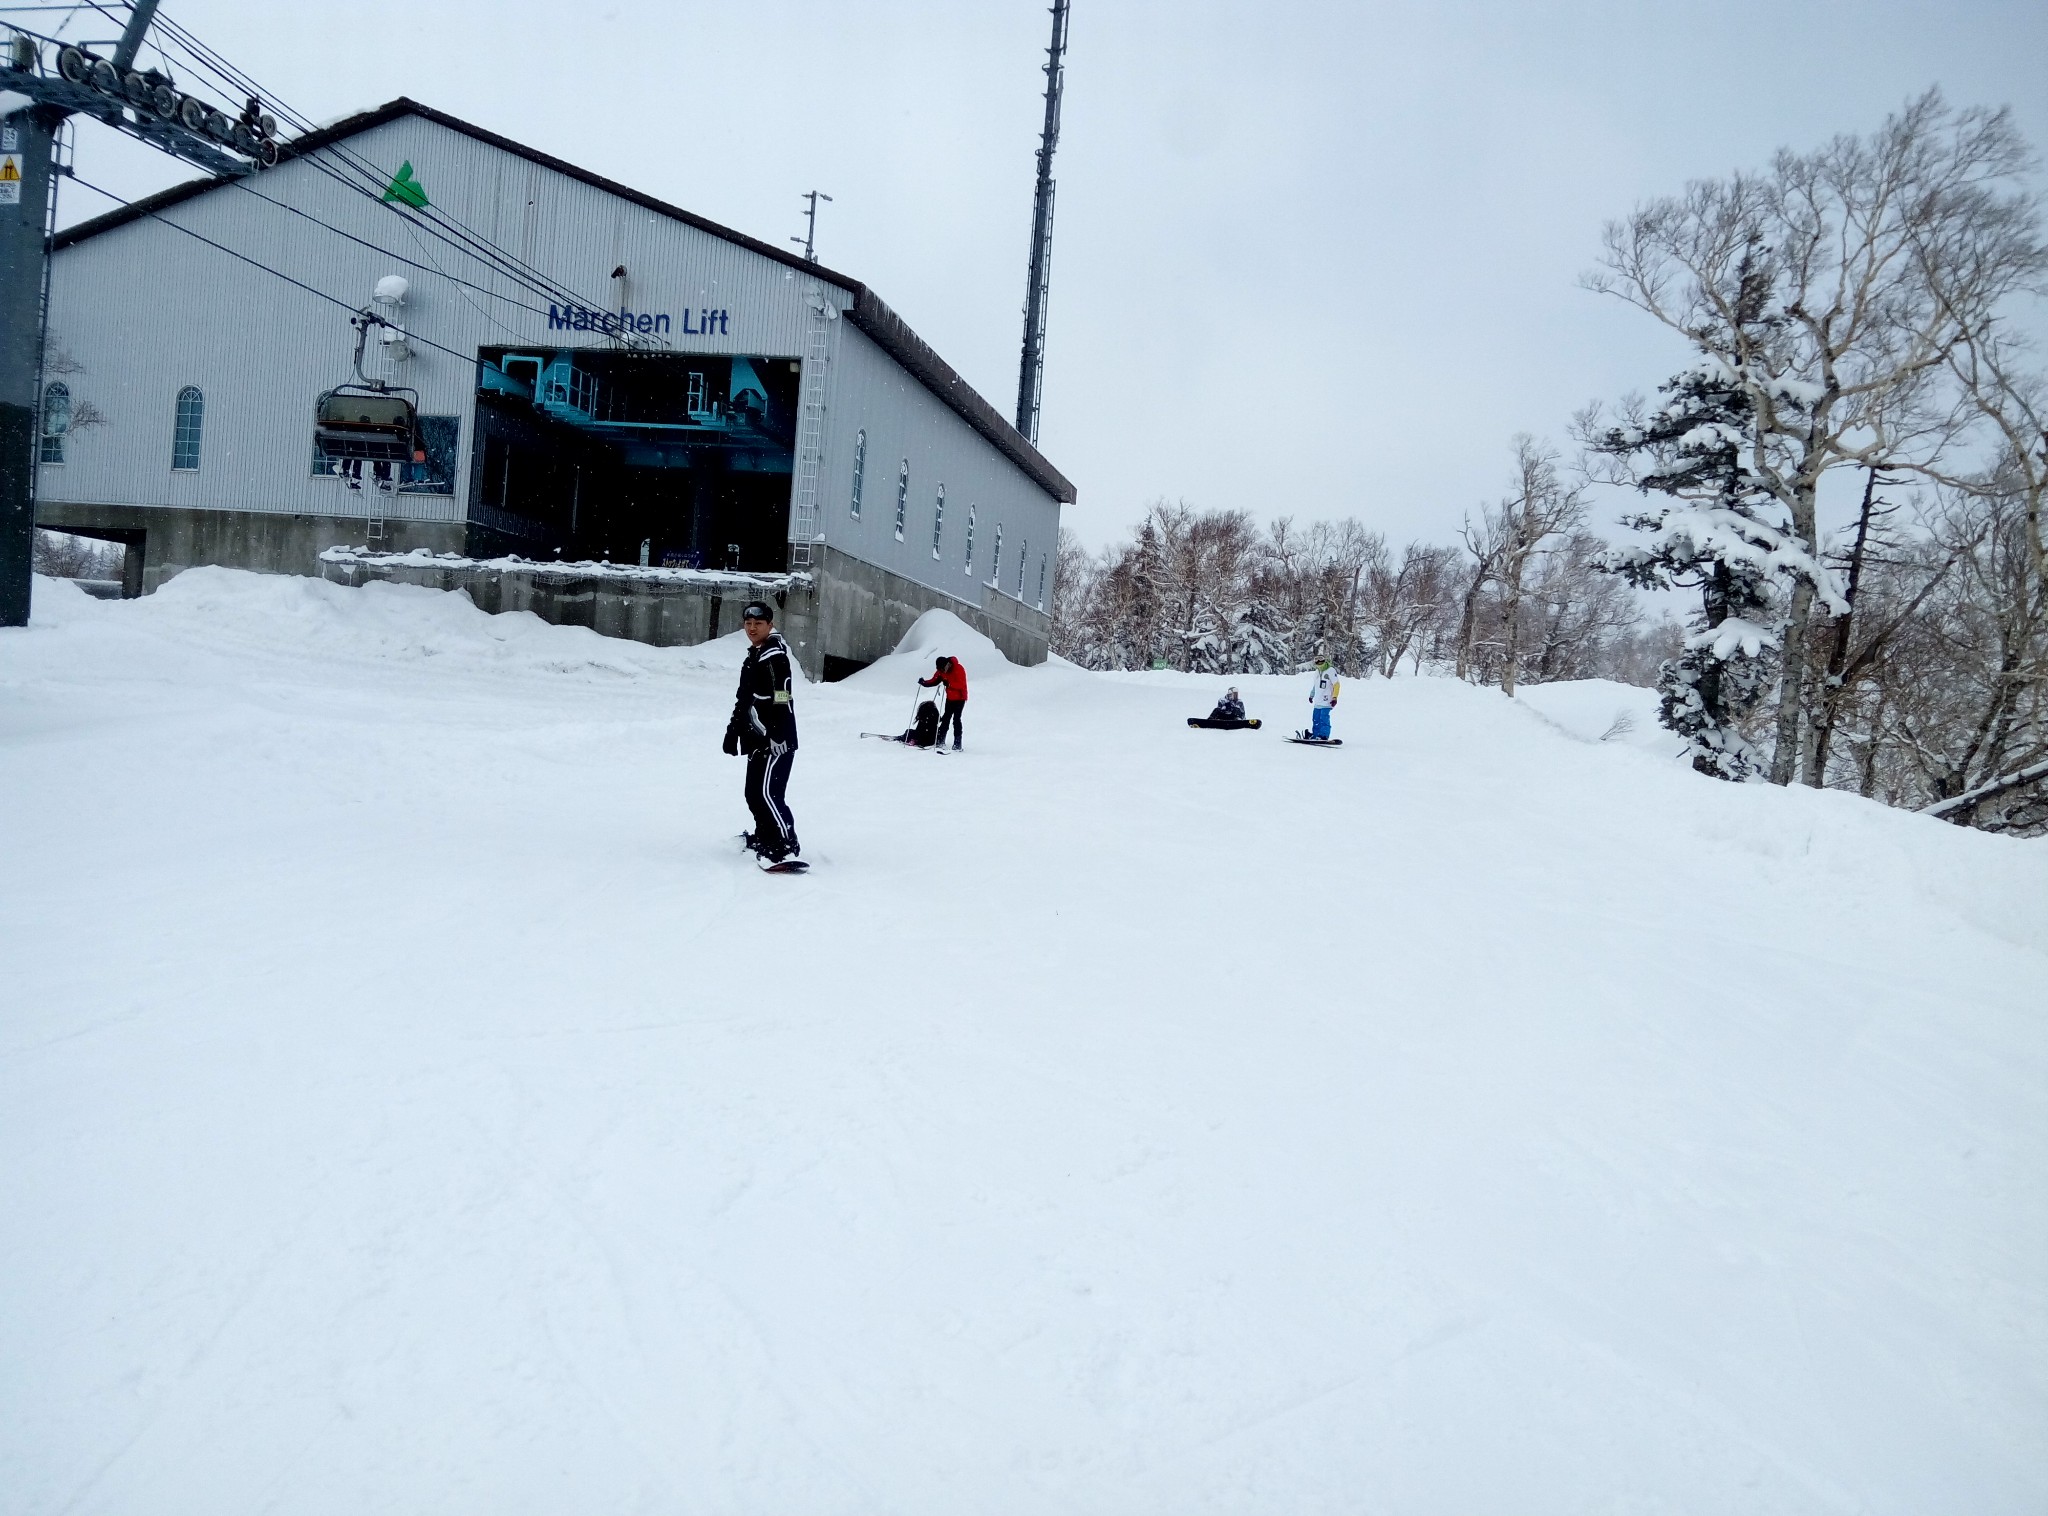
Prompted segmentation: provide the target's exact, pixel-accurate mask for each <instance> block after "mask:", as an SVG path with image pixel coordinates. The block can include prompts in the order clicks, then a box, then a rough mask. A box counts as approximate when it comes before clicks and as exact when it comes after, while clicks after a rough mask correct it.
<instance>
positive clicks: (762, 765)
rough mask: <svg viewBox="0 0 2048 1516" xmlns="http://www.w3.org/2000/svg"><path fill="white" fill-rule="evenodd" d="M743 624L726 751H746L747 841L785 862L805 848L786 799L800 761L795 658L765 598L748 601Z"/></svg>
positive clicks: (765, 857)
mask: <svg viewBox="0 0 2048 1516" xmlns="http://www.w3.org/2000/svg"><path fill="white" fill-rule="evenodd" d="M740 627H741V629H742V630H743V631H745V632H746V634H747V642H748V644H749V646H748V648H747V656H746V659H745V661H744V662H742V663H741V664H740V687H739V692H738V693H737V694H736V695H735V696H734V697H733V702H732V719H731V720H730V721H728V722H727V723H726V724H725V751H726V752H727V753H728V754H735V755H736V754H739V753H745V754H746V755H747V784H746V789H747V809H748V810H750V811H752V812H753V813H754V829H753V831H751V832H750V833H748V834H747V845H748V846H749V847H751V848H752V849H753V850H754V851H755V852H756V853H758V854H759V855H760V856H761V859H762V861H763V862H765V863H781V862H783V861H784V860H786V859H791V858H795V857H798V856H799V855H800V854H801V852H802V849H801V848H800V847H799V846H798V845H797V840H796V817H795V816H793V815H792V814H791V813H790V809H789V802H788V801H787V800H786V799H784V798H783V795H784V791H785V790H786V789H787V788H788V786H789V770H790V765H791V764H792V763H794V762H795V761H796V663H795V660H794V659H792V658H791V657H790V655H789V644H788V643H786V642H784V641H783V640H782V634H781V633H780V632H778V631H776V630H775V609H774V607H773V606H771V605H769V603H768V602H767V601H765V600H754V601H750V602H749V603H748V605H747V608H746V609H745V610H743V611H741V612H740Z"/></svg>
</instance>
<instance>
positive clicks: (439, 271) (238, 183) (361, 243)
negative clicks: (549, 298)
mask: <svg viewBox="0 0 2048 1516" xmlns="http://www.w3.org/2000/svg"><path fill="white" fill-rule="evenodd" d="M233 183H234V186H235V188H236V189H238V190H241V191H242V192H243V193H244V194H249V195H254V196H255V197H256V198H257V199H258V200H261V201H263V202H264V203H265V204H266V205H274V206H276V207H277V208H278V209H279V210H281V211H288V212H289V213H290V214H292V215H294V216H297V217H299V218H300V219H301V220H304V221H310V222H312V223H313V225H315V226H317V227H319V228H321V229H322V230H323V231H329V232H332V233H334V235H335V236H337V237H340V238H342V239H343V240H344V241H348V242H353V243H355V245H356V246H358V247H366V248H368V249H369V250H370V251H371V252H373V253H376V254H378V255H380V256H381V257H385V258H389V259H391V260H392V261H393V262H396V263H403V264H404V265H405V266H406V267H407V268H413V269H418V270H419V271H420V272H421V273H423V274H434V275H437V276H439V277H440V278H443V279H446V280H447V281H448V282H449V283H451V284H458V285H461V286H462V287H464V288H465V289H472V290H475V291H476V292H477V293H478V294H480V295H488V296H489V297H490V298H491V299H493V300H502V301H504V302H505V303H506V304H507V305H516V306H518V307H519V309H521V310H523V311H529V312H531V313H532V314H534V315H536V316H545V315H546V314H547V312H546V311H545V310H542V309H541V308H540V307H539V306H537V305H528V304H526V303H525V302H524V301H521V300H515V299H514V298H513V297H512V296H510V295H501V294H499V293H498V292H497V291H495V290H490V289H486V288H485V287H484V286H483V285H481V284H472V283H471V282H470V281H469V280H467V279H464V278H462V277H461V276H460V275H457V274H451V273H449V272H448V271H447V270H446V269H444V268H441V267H439V266H438V265H436V264H431V263H420V262H418V261H416V260H414V259H411V258H408V257H406V256H405V254H403V253H397V252H393V251H392V250H391V249H390V248H388V247H379V246H378V245H377V244H376V243H374V242H370V241H366V240H365V239H364V238H361V237H358V236H356V235H355V234H354V233H353V232H346V231H343V230H342V229H341V228H340V227H338V226H336V225H334V224H333V223H332V222H328V221H322V220H321V219H320V218H319V217H318V216H315V215H313V214H312V213H311V212H309V211H302V210H300V209H299V208H298V207H297V206H295V205H287V204H286V203H285V202H284V201H282V200H273V199H271V197H270V196H268V195H266V194H264V193H263V192H262V191H261V190H259V189H255V188H252V187H251V186H250V184H249V182H248V181H247V180H246V179H236V180H234V181H233Z"/></svg>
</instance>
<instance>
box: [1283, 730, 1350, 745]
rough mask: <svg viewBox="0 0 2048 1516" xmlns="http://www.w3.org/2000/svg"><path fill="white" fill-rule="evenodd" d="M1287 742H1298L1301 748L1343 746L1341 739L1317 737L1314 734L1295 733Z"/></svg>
mask: <svg viewBox="0 0 2048 1516" xmlns="http://www.w3.org/2000/svg"><path fill="white" fill-rule="evenodd" d="M1287 740H1288V741H1289V742H1298V743H1300V744H1301V745H1302V746H1303V747H1342V746H1343V745H1344V739H1343V738H1342V737H1318V736H1317V735H1316V734H1315V733H1314V732H1296V733H1295V734H1294V735H1293V736H1292V737H1289V738H1288V739H1287Z"/></svg>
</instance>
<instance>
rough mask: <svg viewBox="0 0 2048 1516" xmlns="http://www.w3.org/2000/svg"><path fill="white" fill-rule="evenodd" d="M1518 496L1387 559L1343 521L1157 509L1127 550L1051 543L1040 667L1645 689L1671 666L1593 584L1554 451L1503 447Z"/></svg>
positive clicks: (1372, 534) (1628, 608)
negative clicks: (1510, 454)
mask: <svg viewBox="0 0 2048 1516" xmlns="http://www.w3.org/2000/svg"><path fill="white" fill-rule="evenodd" d="M1514 458H1515V468H1516V478H1517V489H1516V490H1515V492H1514V493H1512V494H1510V495H1509V496H1508V497H1506V498H1504V499H1503V500H1502V501H1501V502H1500V504H1499V505H1497V506H1494V507H1490V508H1487V509H1485V510H1483V511H1481V512H1480V513H1479V514H1478V516H1477V517H1476V518H1475V519H1473V520H1470V521H1468V522H1467V523H1466V525H1465V529H1464V532H1463V534H1462V537H1461V539H1460V541H1459V542H1457V543H1431V542H1410V543H1407V544H1405V545H1403V546H1401V547H1399V548H1396V547H1394V546H1393V545H1391V544H1390V543H1389V542H1388V541H1387V539H1386V538H1385V536H1384V535H1383V534H1381V533H1379V532H1376V531H1372V530H1371V529H1369V528H1367V527H1366V526H1364V525H1363V524H1361V523H1360V522H1359V521H1357V520H1355V519H1346V520H1342V521H1334V522H1332V521H1317V522H1311V523H1308V524H1306V525H1301V524H1297V523H1296V522H1295V521H1294V520H1293V519H1292V518H1289V517H1282V518H1280V519H1278V520H1276V521H1274V522H1273V523H1272V524H1271V525H1270V526H1267V527H1261V526H1259V525H1258V524H1257V523H1256V522H1254V521H1253V520H1252V518H1251V517H1250V515H1249V514H1247V513H1246V512H1243V511H1196V510H1194V509H1192V508H1191V507H1189V506H1188V505H1186V504H1185V503H1176V504H1168V503H1165V502H1160V503H1157V504H1155V505H1153V506H1152V507H1151V508H1150V509H1149V510H1147V512H1146V513H1145V518H1144V520H1143V521H1141V522H1140V523H1139V525H1138V528H1137V530H1136V531H1135V532H1134V533H1133V534H1132V536H1131V538H1130V539H1129V540H1128V541H1126V542H1123V543H1119V544H1117V545H1115V546H1112V547H1110V548H1109V549H1107V550H1106V551H1104V552H1103V553H1101V554H1099V555H1098V554H1090V553H1089V552H1087V551H1086V550H1085V549H1084V548H1082V547H1081V545H1080V544H1079V543H1078V542H1077V541H1076V540H1075V539H1074V538H1073V536H1072V535H1071V534H1063V535H1062V538H1061V542H1060V561H1059V573H1058V576H1057V577H1056V579H1055V580H1054V595H1053V604H1052V617H1053V631H1052V642H1053V651H1054V652H1056V653H1058V654H1060V656H1062V657H1064V658H1067V659H1069V660H1071V661H1073V662H1075V663H1078V664H1080V665H1082V666H1083V667H1085V668H1100V669H1132V668H1152V667H1155V666H1163V667H1167V668H1175V669H1182V670H1186V671H1189V672H1193V673H1213V674H1280V673H1292V672H1295V671H1297V670H1301V669H1306V668H1308V667H1309V666H1310V665H1311V664H1312V663H1313V662H1314V660H1315V658H1316V657H1317V656H1318V655H1319V654H1323V653H1327V654H1328V655H1329V656H1330V657H1331V658H1332V659H1334V660H1335V661H1336V663H1337V665H1338V667H1339V668H1341V669H1346V670H1349V671H1352V672H1354V673H1355V672H1375V673H1379V674H1383V675H1387V676H1389V677H1392V676H1394V675H1397V674H1401V673H1403V672H1407V673H1422V672H1435V673H1446V674H1449V673H1455V674H1457V675H1458V676H1459V677H1461V678H1471V679H1475V680H1479V681H1481V682H1484V683H1496V684H1499V685H1500V686H1501V687H1502V688H1503V689H1505V690H1507V691H1508V692H1509V693H1513V690H1514V687H1515V684H1516V683H1517V682H1518V681H1521V682H1532V681H1533V682H1542V681H1544V680H1551V679H1584V678H1594V677H1598V678H1613V679H1621V680H1624V681H1627V682H1631V683H1648V682H1650V681H1651V680H1653V679H1654V678H1655V677H1656V669H1657V666H1658V663H1659V662H1660V661H1661V660H1662V658H1663V657H1664V656H1666V655H1667V654H1669V653H1671V652H1675V651H1676V643H1677V639H1678V632H1677V629H1676V627H1675V626H1666V627H1661V628H1660V627H1655V626H1650V627H1646V626H1645V625H1644V624H1643V617H1642V613H1641V611H1640V609H1639V607H1638V603H1637V598H1636V597H1635V596H1634V595H1632V594H1631V593H1630V592H1629V591H1628V589H1627V588H1626V587H1625V586H1624V585H1623V584H1621V583H1620V582H1619V581H1618V580H1617V579H1616V577H1615V576H1614V575H1612V574H1609V573H1605V572H1602V570H1601V564H1602V561H1603V556H1604V554H1605V552H1606V550H1607V543H1606V542H1605V541H1604V540H1602V539H1601V538H1600V537H1598V536H1597V535H1595V534H1594V533H1593V532H1591V531H1590V530H1588V529H1587V526H1586V504H1585V498H1584V496H1585V490H1584V487H1583V486H1582V485H1579V486H1573V485H1569V484H1567V483H1566V482H1564V480H1563V479H1562V477H1561V475H1560V471H1559V461H1558V457H1557V455H1556V454H1555V452H1553V451H1551V450H1549V449H1546V448H1544V447H1542V446H1541V445H1539V444H1537V443H1536V442H1534V441H1533V440H1532V439H1529V438H1526V437H1523V438H1517V439H1516V442H1515V450H1514Z"/></svg>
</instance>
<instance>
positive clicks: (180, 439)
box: [171, 384, 206, 469]
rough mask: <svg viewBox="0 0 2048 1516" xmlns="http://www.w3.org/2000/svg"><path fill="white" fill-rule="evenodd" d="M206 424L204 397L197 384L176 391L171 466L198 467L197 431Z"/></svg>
mask: <svg viewBox="0 0 2048 1516" xmlns="http://www.w3.org/2000/svg"><path fill="white" fill-rule="evenodd" d="M205 424H206V397H205V396H204V395H202V394H200V393H199V387H198V386H197V385H192V384H188V385H186V386H185V387H184V388H183V389H181V390H179V391H178V419H177V424H176V425H175V426H173V427H172V429H171V467H172V468H174V469H196V468H198V467H199V433H200V429H201V428H202V427H204V426H205Z"/></svg>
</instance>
